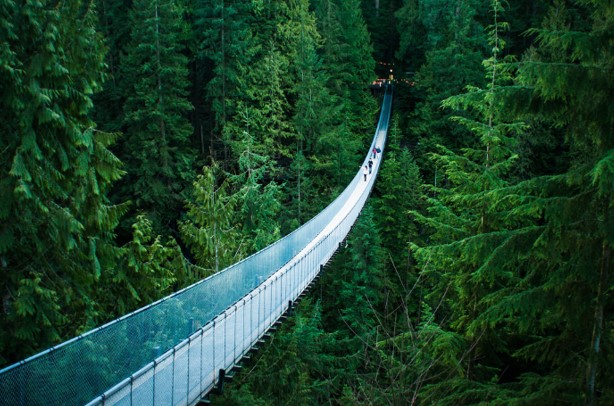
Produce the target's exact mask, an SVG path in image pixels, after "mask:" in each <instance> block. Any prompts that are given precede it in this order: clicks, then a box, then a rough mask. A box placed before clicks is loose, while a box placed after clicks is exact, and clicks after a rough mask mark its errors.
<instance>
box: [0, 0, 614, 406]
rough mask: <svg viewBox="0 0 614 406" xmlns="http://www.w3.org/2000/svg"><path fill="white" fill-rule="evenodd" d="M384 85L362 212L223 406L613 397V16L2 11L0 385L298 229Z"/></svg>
mask: <svg viewBox="0 0 614 406" xmlns="http://www.w3.org/2000/svg"><path fill="white" fill-rule="evenodd" d="M377 78H383V79H391V78H393V79H394V94H395V97H394V110H393V117H392V122H391V129H390V131H389V134H388V141H387V145H386V151H385V155H384V160H383V164H382V167H381V169H380V171H379V175H378V179H377V183H376V184H375V189H374V191H373V193H372V194H371V197H370V198H369V200H368V202H367V205H366V206H365V208H364V209H363V211H362V213H361V215H360V217H359V219H358V221H357V223H356V224H355V225H354V227H353V229H352V231H351V232H350V234H349V236H348V238H347V240H346V244H345V246H343V247H342V248H341V249H340V250H339V251H338V252H337V253H336V254H335V256H334V257H333V260H332V263H331V264H329V265H328V266H327V267H326V268H325V269H324V272H323V275H322V277H321V278H320V280H319V282H318V284H317V285H316V288H315V289H313V290H312V291H311V292H310V294H309V295H308V296H307V297H306V298H305V299H303V300H302V301H301V303H300V305H299V306H298V307H297V308H296V309H295V311H294V314H293V316H292V317H290V318H288V319H287V321H285V322H284V324H283V325H282V326H281V327H280V328H279V329H278V330H277V331H276V332H275V333H274V334H273V336H272V337H271V339H270V340H269V341H268V342H267V344H266V345H265V346H263V347H262V348H261V349H260V351H259V352H258V353H256V354H255V355H254V356H253V357H252V359H251V361H250V362H249V363H248V364H247V365H246V366H245V367H244V368H243V369H242V371H241V372H240V373H239V374H237V375H236V376H235V378H234V380H233V381H232V383H230V384H228V385H227V386H226V388H225V390H224V393H223V394H222V395H220V396H216V397H214V398H213V400H212V401H213V403H214V404H219V405H316V404H328V405H430V404H437V405H472V404H484V405H486V404H487V405H582V404H587V405H612V404H614V3H613V1H612V0H544V1H535V0H507V1H506V0H71V1H62V0H0V117H1V119H0V296H1V299H2V301H1V303H0V310H1V311H0V368H2V367H5V366H7V365H10V364H13V363H15V362H18V361H20V360H22V359H25V358H27V357H29V356H31V355H33V354H35V353H37V352H40V351H42V350H45V349H47V348H49V347H51V346H54V345H57V344H59V343H61V342H63V341H66V340H68V339H70V338H72V337H75V336H77V335H79V334H82V333H84V332H86V331H89V330H91V329H93V328H95V327H97V326H100V325H102V324H104V323H106V322H108V321H110V320H113V319H116V318H118V317H120V316H122V315H124V314H126V313H129V312H131V311H134V310H136V309H138V308H140V307H142V306H145V305H147V304H149V303H151V302H153V301H155V300H157V299H160V298H162V297H164V296H167V295H169V294H171V293H173V292H176V291H177V290H179V289H182V288H183V287H186V286H189V285H191V284H192V283H194V282H197V281H199V280H201V279H203V278H205V277H207V276H209V275H212V274H214V273H216V272H218V271H220V270H222V269H224V268H226V267H227V266H229V265H231V264H233V263H235V262H237V261H239V260H241V259H243V258H245V257H247V256H249V255H251V254H252V253H254V252H257V251H259V250H260V249H262V248H264V247H266V246H267V245H269V244H271V243H273V242H274V241H276V240H278V239H279V238H280V237H282V236H284V235H287V234H288V233H289V232H291V231H292V230H294V229H296V228H297V227H298V226H300V225H301V224H303V223H305V222H306V221H307V220H309V219H310V218H312V217H313V216H314V215H315V214H317V213H318V212H319V211H321V210H322V209H323V208H324V207H326V206H327V205H328V204H329V203H330V202H331V201H332V200H333V199H334V198H335V197H336V196H337V195H338V194H339V193H340V192H341V191H342V190H343V189H344V188H345V187H346V186H347V184H348V183H349V182H350V180H351V179H352V178H353V176H354V175H355V174H356V172H357V170H358V169H359V167H360V162H362V159H363V158H364V154H365V152H366V151H367V150H368V148H369V145H370V142H371V139H372V136H373V131H374V129H375V126H376V123H377V117H378V110H379V105H380V103H381V97H382V95H383V93H381V92H378V91H377V88H375V87H374V86H370V85H371V84H372V83H373V82H374V81H375V80H376V79H377ZM0 403H2V401H1V400H0Z"/></svg>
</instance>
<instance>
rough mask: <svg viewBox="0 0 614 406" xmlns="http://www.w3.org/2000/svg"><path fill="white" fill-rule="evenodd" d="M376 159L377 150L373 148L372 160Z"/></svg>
mask: <svg viewBox="0 0 614 406" xmlns="http://www.w3.org/2000/svg"><path fill="white" fill-rule="evenodd" d="M375 158H377V150H376V149H375V147H373V159H375Z"/></svg>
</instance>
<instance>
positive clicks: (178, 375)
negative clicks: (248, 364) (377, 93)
mask: <svg viewBox="0 0 614 406" xmlns="http://www.w3.org/2000/svg"><path fill="white" fill-rule="evenodd" d="M391 100H392V88H390V89H388V90H387V92H386V94H385V96H384V101H383V103H382V109H381V113H380V119H379V122H378V126H377V130H376V132H375V136H374V138H373V141H372V144H371V147H370V149H369V151H371V149H372V148H374V147H376V146H378V147H380V148H382V149H383V147H384V145H385V138H386V133H387V129H388V121H389V118H390V109H391ZM367 160H368V155H367V158H365V162H364V164H366V162H367ZM380 162H381V160H376V162H375V165H374V168H373V169H374V174H373V175H372V176H371V177H370V178H369V179H368V181H367V182H364V181H363V179H362V172H361V171H359V172H358V173H357V175H356V176H355V177H354V179H353V180H352V181H351V183H350V184H349V186H348V187H347V188H346V189H345V190H344V191H343V192H342V193H341V194H340V195H339V196H338V197H337V199H335V200H334V201H333V202H332V203H331V204H330V205H329V206H328V207H327V208H325V209H324V210H323V211H322V212H320V213H319V214H318V215H317V216H316V217H314V218H313V219H312V220H310V221H309V222H307V223H306V224H304V225H303V226H301V227H300V228H298V229H297V230H295V231H294V232H292V233H291V234H289V235H287V236H286V237H284V238H282V239H280V240H279V241H277V242H275V243H274V244H272V245H270V246H268V247H267V248H265V249H263V250H261V251H260V252H258V253H256V254H254V255H252V256H250V257H248V258H246V259H244V260H243V261H240V262H238V263H237V264H234V265H232V266H230V267H228V268H226V269H225V270H223V271H221V272H219V273H217V274H214V275H212V276H210V277H208V278H206V279H204V280H202V281H200V282H198V283H196V284H194V285H192V286H189V287H187V288H185V289H183V290H181V291H179V292H177V293H175V294H173V295H171V296H168V297H166V298H164V299H161V300H159V301H157V302H155V303H152V304H151V305H149V306H146V307H144V308H142V309H139V310H137V311H135V312H133V313H131V314H128V315H126V316H124V317H122V318H120V319H117V320H115V321H113V322H111V323H108V324H106V325H104V326H102V327H99V328H97V329H95V330H93V331H90V332H88V333H86V334H84V335H81V336H79V337H76V338H74V339H72V340H70V341H67V342H65V343H63V344H61V345H59V346H57V347H53V348H51V349H49V350H47V351H44V352H42V353H40V354H37V355H35V356H33V357H31V358H29V359H27V360H24V361H22V362H20V363H18V364H15V365H12V366H10V367H8V368H5V369H3V370H2V371H0V399H1V403H2V404H7V405H9V404H10V405H43V404H44V405H73V404H74V405H82V404H87V403H89V404H90V405H98V404H105V405H106V404H120V405H154V404H155V405H158V404H159V405H190V404H192V403H194V402H195V401H197V400H198V399H199V398H200V396H201V394H203V393H207V392H208V391H209V390H211V388H212V387H213V385H214V384H215V381H216V376H217V371H219V370H220V369H230V368H231V367H232V366H233V365H234V364H235V363H236V362H238V361H239V360H240V359H241V358H242V357H243V356H244V355H245V353H246V352H247V351H249V349H250V348H251V347H252V346H253V345H254V343H255V342H257V340H258V339H259V338H260V337H261V336H262V335H263V334H264V333H265V332H266V331H268V329H269V328H270V327H271V326H272V325H273V324H274V323H275V321H276V320H277V319H278V318H279V317H280V316H281V315H282V314H283V313H284V312H285V311H286V310H287V308H288V306H289V302H290V301H294V300H295V299H296V298H297V297H298V296H299V295H300V293H301V292H302V291H303V290H304V289H305V287H307V286H308V285H309V283H310V282H311V281H312V280H313V278H314V277H315V276H316V275H317V274H318V272H319V269H320V265H322V264H324V263H326V262H327V261H328V260H329V259H330V258H331V257H332V255H333V254H334V252H335V251H336V249H337V247H338V245H339V243H340V242H341V241H342V240H343V239H344V238H345V236H346V235H347V233H348V232H349V230H350V228H351V227H352V225H353V224H354V221H355V220H356V218H357V216H358V214H359V213H360V211H361V210H362V207H363V206H364V203H365V201H366V199H367V197H368V195H369V193H370V191H371V187H372V185H373V182H374V181H375V177H376V174H377V170H378V168H379V164H380ZM364 164H363V165H364ZM135 371H136V372H135ZM109 388H110V389H109Z"/></svg>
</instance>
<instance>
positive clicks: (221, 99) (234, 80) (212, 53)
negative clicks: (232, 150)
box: [194, 0, 257, 161]
mask: <svg viewBox="0 0 614 406" xmlns="http://www.w3.org/2000/svg"><path fill="white" fill-rule="evenodd" d="M251 12H252V3H251V2H250V1H246V0H222V1H218V0H207V1H201V2H198V3H197V4H196V5H195V11H194V14H195V19H196V22H195V31H196V38H197V40H198V41H199V46H198V49H199V59H201V60H203V61H211V62H210V63H211V64H212V66H213V72H212V75H211V78H210V80H209V81H208V83H207V84H206V95H207V99H208V101H209V103H210V104H211V107H210V108H211V111H212V112H213V116H214V117H213V125H212V130H211V131H212V135H211V139H210V146H209V148H210V150H211V151H210V153H211V154H212V156H213V158H214V159H218V160H220V159H223V160H224V161H226V160H228V159H230V156H229V151H228V149H227V146H226V145H224V144H223V142H222V134H223V131H224V126H225V125H226V122H227V121H229V120H232V117H233V116H234V114H235V113H236V99H237V97H239V94H240V93H239V91H238V90H237V88H238V86H239V85H240V82H241V77H242V76H241V75H242V72H241V71H240V67H241V66H250V65H251V63H252V60H253V57H254V55H255V53H256V51H257V47H256V44H255V43H254V41H253V38H252V29H251V24H252V19H253V17H252V13H251Z"/></svg>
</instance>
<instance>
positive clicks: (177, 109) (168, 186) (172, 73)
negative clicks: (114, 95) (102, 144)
mask: <svg viewBox="0 0 614 406" xmlns="http://www.w3.org/2000/svg"><path fill="white" fill-rule="evenodd" d="M183 12H184V8H183V6H182V4H181V3H176V2H170V1H166V0H156V1H153V2H150V1H145V0H137V1H135V2H134V4H133V8H132V10H131V20H130V21H131V24H132V30H131V42H130V44H129V46H128V49H127V55H126V57H125V58H124V59H123V70H122V72H123V75H124V76H125V78H126V80H128V81H129V83H131V84H132V87H131V88H130V89H126V92H128V96H127V99H126V104H125V106H124V110H125V114H126V117H125V124H126V135H125V137H126V141H125V143H124V144H123V145H122V147H123V149H122V151H121V157H122V159H123V160H124V161H125V163H126V167H127V171H128V175H127V176H126V178H125V181H123V182H122V184H121V195H122V196H125V198H131V199H134V203H135V205H136V208H138V209H139V210H143V211H145V212H146V213H148V216H149V217H150V218H151V219H152V220H153V221H154V228H155V229H156V230H160V231H162V230H165V231H164V232H165V233H166V234H168V233H169V232H171V231H172V230H173V229H174V227H175V224H174V222H175V221H176V219H177V217H178V213H179V212H180V210H181V207H182V205H183V200H184V199H185V197H186V195H185V189H187V188H188V187H189V186H190V185H191V184H192V181H193V180H194V176H195V175H194V170H193V163H194V153H193V151H192V150H191V148H190V142H189V140H190V137H191V135H192V132H193V129H192V126H191V124H190V123H189V121H188V119H187V113H188V112H189V111H190V110H191V109H192V106H191V104H190V103H189V101H188V99H187V94H188V93H187V86H188V78H187V75H188V70H187V59H186V57H185V55H184V54H183V51H184V50H185V35H186V29H187V28H186V24H185V22H184V21H183V17H182V16H183Z"/></svg>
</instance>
